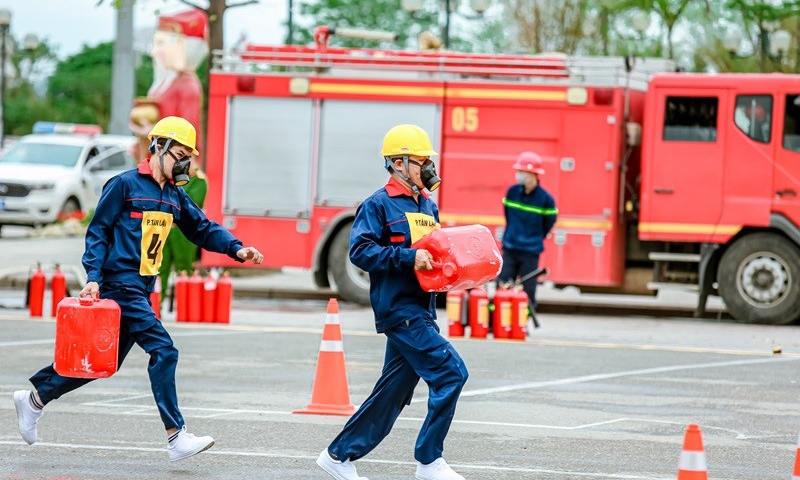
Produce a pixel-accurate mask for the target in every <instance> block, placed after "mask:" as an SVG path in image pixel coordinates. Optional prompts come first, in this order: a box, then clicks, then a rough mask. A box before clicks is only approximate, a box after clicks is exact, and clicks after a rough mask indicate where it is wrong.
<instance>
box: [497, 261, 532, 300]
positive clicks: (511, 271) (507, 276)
mask: <svg viewBox="0 0 800 480" xmlns="http://www.w3.org/2000/svg"><path fill="white" fill-rule="evenodd" d="M537 268H539V254H538V253H530V252H523V251H521V250H511V249H504V250H503V268H502V269H501V270H500V275H498V276H497V280H498V281H499V282H500V283H510V282H516V281H517V278H518V277H520V278H521V277H524V276H525V275H527V274H529V273H531V272H532V271H534V270H536V269H537ZM538 283H539V282H538V279H536V278H529V279H528V280H525V281H524V282H522V289H523V290H525V293H527V294H528V302H529V305H530V309H531V311H532V312H533V311H535V310H536V285H538Z"/></svg>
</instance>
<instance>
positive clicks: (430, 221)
mask: <svg viewBox="0 0 800 480" xmlns="http://www.w3.org/2000/svg"><path fill="white" fill-rule="evenodd" d="M406 218H407V219H408V228H409V230H411V243H415V242H416V241H417V240H419V239H420V238H422V237H424V236H425V235H427V234H429V233H431V232H432V231H434V230H438V229H439V228H441V225H439V223H438V222H437V221H436V219H435V218H433V217H432V216H430V215H426V214H424V213H406Z"/></svg>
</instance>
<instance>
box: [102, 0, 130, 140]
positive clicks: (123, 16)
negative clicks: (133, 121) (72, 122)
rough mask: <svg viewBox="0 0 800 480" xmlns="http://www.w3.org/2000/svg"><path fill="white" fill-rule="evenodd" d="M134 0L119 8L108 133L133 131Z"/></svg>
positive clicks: (121, 4) (122, 133)
mask: <svg viewBox="0 0 800 480" xmlns="http://www.w3.org/2000/svg"><path fill="white" fill-rule="evenodd" d="M133 2H134V0H122V1H121V2H120V4H119V7H118V8H117V36H116V40H115V41H114V62H113V70H112V73H111V118H110V119H109V122H108V133H114V134H119V135H126V134H130V129H129V128H128V115H129V114H130V111H131V107H132V106H133V96H134V93H135V90H134V84H133V82H134V68H135V65H136V62H135V61H134V58H133V55H134V53H133Z"/></svg>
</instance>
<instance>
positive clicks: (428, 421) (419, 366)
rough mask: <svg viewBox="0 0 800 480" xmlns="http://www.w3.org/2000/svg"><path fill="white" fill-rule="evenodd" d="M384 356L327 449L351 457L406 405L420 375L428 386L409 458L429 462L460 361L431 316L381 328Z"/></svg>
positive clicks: (461, 376)
mask: <svg viewBox="0 0 800 480" xmlns="http://www.w3.org/2000/svg"><path fill="white" fill-rule="evenodd" d="M384 333H385V335H386V339H387V340H386V357H385V360H384V365H383V372H382V373H381V377H380V378H379V379H378V383H377V384H376V385H375V388H374V389H373V390H372V393H371V394H370V395H369V397H367V399H366V400H365V401H364V403H363V404H361V407H359V409H358V411H357V412H356V413H355V414H353V416H352V417H350V420H348V422H347V424H345V426H344V429H343V430H342V432H341V433H340V434H339V436H337V437H336V438H335V439H334V440H333V442H332V443H331V444H330V446H329V447H328V450H329V451H330V452H331V453H333V454H334V455H335V456H336V457H337V458H339V459H341V460H345V459H349V460H357V459H359V458H361V457H363V456H364V455H366V454H368V453H369V452H370V451H372V449H374V448H375V447H377V446H378V444H379V443H380V442H381V441H382V440H383V439H384V438H385V437H386V435H388V434H389V432H390V431H391V429H392V426H394V422H395V421H396V420H397V417H398V416H399V415H400V412H401V411H402V410H403V408H404V407H405V406H406V405H409V404H410V403H411V397H412V396H413V394H414V387H416V386H417V383H418V382H419V379H420V377H422V379H423V380H424V381H425V383H427V384H428V415H427V416H426V417H425V421H424V422H423V424H422V429H421V430H420V432H419V436H418V437H417V444H416V447H415V448H414V458H415V459H416V460H417V461H419V462H421V463H425V464H427V463H431V462H433V461H434V460H436V459H437V458H439V457H441V456H442V452H443V451H444V439H445V437H446V436H447V432H448V431H449V430H450V424H451V423H452V421H453V415H454V414H455V411H456V403H457V402H458V397H459V395H461V389H462V388H463V387H464V384H465V383H466V381H467V377H468V376H469V374H468V372H467V367H466V366H465V365H464V361H463V360H462V359H461V357H460V356H459V355H458V352H456V350H455V349H454V348H453V346H452V345H450V342H448V341H447V340H446V339H445V338H444V337H442V336H441V335H439V327H438V326H437V325H436V321H435V320H433V319H429V320H425V319H422V318H417V319H414V320H411V321H409V322H408V323H406V322H402V323H400V324H398V325H396V326H394V327H392V328H390V329H389V330H387V331H386V332H384Z"/></svg>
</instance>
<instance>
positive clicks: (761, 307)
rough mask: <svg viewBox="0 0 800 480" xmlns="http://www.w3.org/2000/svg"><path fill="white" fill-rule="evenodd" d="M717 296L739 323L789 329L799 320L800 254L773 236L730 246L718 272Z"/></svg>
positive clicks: (745, 239)
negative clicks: (787, 327) (787, 326)
mask: <svg viewBox="0 0 800 480" xmlns="http://www.w3.org/2000/svg"><path fill="white" fill-rule="evenodd" d="M717 281H718V283H719V293H720V296H722V299H723V300H724V301H725V306H726V307H727V308H728V311H729V312H730V313H731V315H732V316H733V317H734V318H735V319H736V320H738V321H740V322H748V323H760V324H770V325H789V324H791V323H794V322H795V321H796V320H797V319H798V317H800V250H799V249H798V248H797V247H796V246H795V245H794V244H793V243H792V242H790V241H789V240H787V239H786V238H784V237H782V236H780V235H777V234H773V233H766V232H761V233H754V234H751V235H747V236H744V237H742V238H740V239H739V240H737V241H736V242H735V243H734V244H733V245H731V246H730V247H729V248H728V249H727V250H726V251H725V253H724V254H723V255H722V259H721V260H720V266H719V270H718V272H717Z"/></svg>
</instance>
